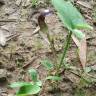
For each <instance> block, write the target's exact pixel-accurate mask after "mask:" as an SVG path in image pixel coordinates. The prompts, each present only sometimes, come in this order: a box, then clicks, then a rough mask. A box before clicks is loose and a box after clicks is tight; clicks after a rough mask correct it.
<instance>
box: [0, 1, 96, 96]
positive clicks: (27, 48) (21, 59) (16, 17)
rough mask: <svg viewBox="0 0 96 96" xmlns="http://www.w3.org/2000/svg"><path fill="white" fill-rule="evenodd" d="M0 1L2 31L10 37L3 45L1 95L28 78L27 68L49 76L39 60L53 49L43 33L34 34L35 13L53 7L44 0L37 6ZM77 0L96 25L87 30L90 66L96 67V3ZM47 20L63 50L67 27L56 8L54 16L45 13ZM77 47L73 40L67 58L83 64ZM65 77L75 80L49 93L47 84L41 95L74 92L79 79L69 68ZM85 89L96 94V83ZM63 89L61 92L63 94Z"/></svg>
mask: <svg viewBox="0 0 96 96" xmlns="http://www.w3.org/2000/svg"><path fill="white" fill-rule="evenodd" d="M1 1H4V4H2V3H0V31H3V32H4V34H5V35H6V36H7V37H8V38H9V39H8V41H7V44H6V46H4V47H2V46H0V96H14V95H13V94H14V90H12V89H10V88H9V87H8V85H9V84H10V83H12V82H16V81H22V80H24V81H29V78H28V74H27V70H28V68H30V67H33V68H35V69H36V70H37V71H38V72H39V75H40V78H41V79H42V78H44V76H46V71H45V69H44V68H43V67H42V66H41V65H40V62H41V60H43V59H44V58H46V57H47V56H48V57H49V58H50V57H51V52H50V48H49V45H48V43H47V42H46V41H45V40H44V39H43V38H42V33H39V32H37V33H36V34H33V33H34V30H35V29H36V28H37V21H36V16H37V14H34V13H35V12H36V11H38V10H41V9H52V10H54V9H53V7H52V6H51V5H50V4H49V5H48V4H47V3H45V1H44V0H39V3H38V5H37V7H36V8H32V6H31V3H29V2H26V0H24V1H23V2H19V1H22V0H0V2H1ZM78 1H80V2H79V3H77V5H78V7H79V10H80V11H81V13H82V14H83V15H84V16H85V19H86V21H88V23H89V24H91V25H92V26H93V27H94V30H93V31H89V30H87V31H84V32H85V33H86V35H87V44H88V51H87V66H90V65H93V66H94V68H96V28H95V27H96V24H95V23H96V21H95V20H96V19H95V17H94V19H93V18H92V14H93V5H94V10H95V6H96V5H95V1H93V0H78ZM81 1H83V3H82V2H81ZM46 22H47V24H48V26H49V32H50V33H51V35H53V36H54V37H55V47H56V49H57V50H59V53H58V54H60V53H61V52H62V47H63V46H62V44H63V43H64V40H65V39H66V35H67V31H66V30H65V29H64V27H63V24H62V23H61V22H60V20H59V18H58V16H57V15H56V14H55V11H54V13H53V14H52V15H51V16H48V17H46ZM10 35H11V36H10ZM43 35H44V34H43ZM9 36H10V37H9ZM76 50H77V47H76V45H75V44H74V43H73V42H72V44H71V47H70V49H69V51H68V55H67V61H68V62H69V63H70V64H73V65H79V64H80V62H79V59H78V57H77V55H76V54H77V53H76ZM65 77H66V78H70V79H71V81H72V82H71V81H68V80H64V81H63V82H61V84H60V88H61V90H62V91H59V92H54V93H48V91H47V88H46V89H45V90H44V92H41V94H40V96H74V84H75V83H76V82H78V79H77V78H76V76H74V75H73V74H71V73H68V72H66V76H65ZM65 77H64V78H65ZM94 77H96V73H94ZM66 78H65V79H66ZM85 90H86V96H96V85H94V86H92V87H91V88H86V89H85ZM61 93H62V95H60V94H61Z"/></svg>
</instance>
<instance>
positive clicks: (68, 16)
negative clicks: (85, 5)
mask: <svg viewBox="0 0 96 96" xmlns="http://www.w3.org/2000/svg"><path fill="white" fill-rule="evenodd" d="M52 4H53V5H54V7H55V9H56V10H57V14H58V15H59V17H60V19H61V21H62V22H63V23H64V26H65V27H66V28H68V29H69V30H70V31H72V30H74V29H80V28H81V29H82V28H88V29H92V27H91V26H89V25H88V24H87V23H86V22H85V20H84V18H83V17H82V15H81V14H80V12H79V11H78V10H77V9H76V8H75V7H74V6H73V5H72V3H71V2H69V1H64V0H52ZM72 32H73V34H74V31H72ZM80 34H81V33H80ZM82 34H83V33H82ZM75 35H76V36H77V37H78V38H79V39H81V38H83V37H80V36H83V35H80V36H78V32H77V33H75Z"/></svg>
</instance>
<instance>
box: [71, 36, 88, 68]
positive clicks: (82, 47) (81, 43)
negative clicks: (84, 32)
mask: <svg viewBox="0 0 96 96" xmlns="http://www.w3.org/2000/svg"><path fill="white" fill-rule="evenodd" d="M72 39H73V41H74V42H75V44H76V45H77V47H78V49H79V58H80V62H81V64H82V67H83V69H85V66H86V51H87V44H86V37H85V38H83V39H82V40H78V39H77V38H76V37H75V36H74V35H72Z"/></svg>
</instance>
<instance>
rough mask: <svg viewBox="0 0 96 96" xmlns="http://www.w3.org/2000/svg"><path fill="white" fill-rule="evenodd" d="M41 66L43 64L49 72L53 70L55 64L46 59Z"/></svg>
mask: <svg viewBox="0 0 96 96" xmlns="http://www.w3.org/2000/svg"><path fill="white" fill-rule="evenodd" d="M41 64H42V65H43V66H44V67H45V68H46V69H47V70H51V69H53V64H52V62H51V61H49V60H48V59H45V60H43V61H41Z"/></svg>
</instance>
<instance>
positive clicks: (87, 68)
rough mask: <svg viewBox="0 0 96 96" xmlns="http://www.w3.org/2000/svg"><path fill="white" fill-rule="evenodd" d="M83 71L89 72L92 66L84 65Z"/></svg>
mask: <svg viewBox="0 0 96 96" xmlns="http://www.w3.org/2000/svg"><path fill="white" fill-rule="evenodd" d="M84 71H85V72H86V73H89V72H90V71H92V68H91V67H85V69H84Z"/></svg>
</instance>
